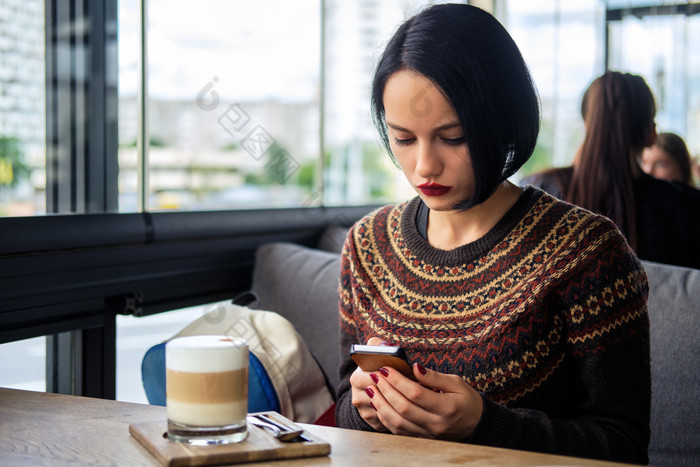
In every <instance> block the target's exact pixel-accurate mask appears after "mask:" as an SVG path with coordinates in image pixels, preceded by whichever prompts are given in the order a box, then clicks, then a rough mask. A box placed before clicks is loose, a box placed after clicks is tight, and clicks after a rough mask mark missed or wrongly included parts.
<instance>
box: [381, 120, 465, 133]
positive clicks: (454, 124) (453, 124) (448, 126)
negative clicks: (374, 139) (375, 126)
mask: <svg viewBox="0 0 700 467" xmlns="http://www.w3.org/2000/svg"><path fill="white" fill-rule="evenodd" d="M386 126H388V127H390V128H391V129H393V130H396V131H405V132H407V133H412V132H411V130H409V129H407V128H404V127H402V126H401V125H397V124H396V123H391V122H389V121H387V122H386ZM457 127H459V128H462V125H461V124H460V123H459V122H449V123H445V124H444V125H440V126H439V127H437V128H434V129H433V131H442V130H451V129H452V128H457Z"/></svg>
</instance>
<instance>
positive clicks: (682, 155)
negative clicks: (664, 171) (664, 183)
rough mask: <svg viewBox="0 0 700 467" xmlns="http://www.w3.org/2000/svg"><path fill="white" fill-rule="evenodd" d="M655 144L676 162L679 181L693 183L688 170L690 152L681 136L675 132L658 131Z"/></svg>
mask: <svg viewBox="0 0 700 467" xmlns="http://www.w3.org/2000/svg"><path fill="white" fill-rule="evenodd" d="M654 145H655V146H658V148H659V149H661V150H662V151H664V152H665V153H666V154H668V155H669V156H671V158H672V159H673V160H674V161H675V162H676V164H678V168H679V169H680V171H681V176H682V180H681V183H684V184H686V185H690V186H692V185H693V176H692V172H691V170H690V152H688V147H687V146H686V144H685V141H683V138H681V137H680V136H678V135H677V134H675V133H659V135H658V136H657V137H656V142H655V143H654Z"/></svg>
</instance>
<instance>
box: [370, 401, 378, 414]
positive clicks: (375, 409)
mask: <svg viewBox="0 0 700 467" xmlns="http://www.w3.org/2000/svg"><path fill="white" fill-rule="evenodd" d="M369 405H371V406H372V408H373V409H374V411H375V412H376V411H377V408H376V407H375V406H374V404H373V403H372V401H369Z"/></svg>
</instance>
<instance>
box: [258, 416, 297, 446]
mask: <svg viewBox="0 0 700 467" xmlns="http://www.w3.org/2000/svg"><path fill="white" fill-rule="evenodd" d="M247 418H248V423H250V424H252V425H255V426H258V427H260V428H264V429H265V430H267V431H269V432H270V433H272V435H273V436H274V437H275V438H277V439H278V440H280V441H283V442H287V441H293V440H295V439H297V438H298V437H299V435H301V433H302V432H303V431H304V430H290V429H289V428H287V427H285V426H284V425H282V424H280V423H276V422H275V421H274V420H271V419H269V418H267V417H265V418H264V419H263V418H262V417H261V416H255V415H248V417H247Z"/></svg>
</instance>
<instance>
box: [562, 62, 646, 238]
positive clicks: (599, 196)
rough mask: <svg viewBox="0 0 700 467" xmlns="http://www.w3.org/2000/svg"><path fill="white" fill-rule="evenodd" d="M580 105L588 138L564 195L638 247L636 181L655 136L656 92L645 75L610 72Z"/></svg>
mask: <svg viewBox="0 0 700 467" xmlns="http://www.w3.org/2000/svg"><path fill="white" fill-rule="evenodd" d="M581 109H582V115H583V117H584V121H585V125H586V136H585V139H584V141H583V145H582V146H581V150H580V152H579V153H578V155H577V158H576V161H575V162H574V169H573V173H572V176H571V182H570V184H569V187H568V190H567V191H566V193H564V197H565V199H566V200H567V201H569V202H572V203H574V204H577V205H579V206H582V207H584V208H586V209H589V210H591V211H594V212H599V213H602V214H604V215H606V216H608V217H609V218H611V219H612V220H613V221H614V222H615V223H616V224H617V226H618V227H619V228H620V230H621V231H622V232H623V233H624V234H625V236H626V237H627V240H628V241H629V243H630V245H631V246H632V248H636V244H637V225H636V215H635V208H634V206H635V199H634V184H633V181H634V178H636V177H637V176H638V175H639V173H640V172H641V169H640V168H639V165H638V163H637V159H638V157H639V156H640V154H641V152H642V151H643V149H644V147H645V146H649V145H650V144H651V143H653V141H654V137H655V124H654V117H655V115H656V103H655V101H654V95H653V94H652V92H651V89H649V86H648V85H647V83H646V82H645V81H644V78H642V77H641V76H637V75H633V74H629V73H620V72H616V71H608V72H606V73H605V74H603V75H602V76H600V77H599V78H597V79H596V80H595V81H593V83H592V84H591V86H590V87H589V88H588V90H587V91H586V93H585V94H584V98H583V101H582V106H581Z"/></svg>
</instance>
